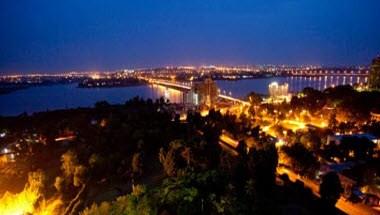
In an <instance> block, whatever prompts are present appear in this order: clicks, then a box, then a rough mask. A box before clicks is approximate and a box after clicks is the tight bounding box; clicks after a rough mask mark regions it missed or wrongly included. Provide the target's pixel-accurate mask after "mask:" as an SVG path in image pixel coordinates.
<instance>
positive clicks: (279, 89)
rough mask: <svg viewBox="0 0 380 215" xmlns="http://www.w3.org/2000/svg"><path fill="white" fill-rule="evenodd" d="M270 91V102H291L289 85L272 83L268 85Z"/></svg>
mask: <svg viewBox="0 0 380 215" xmlns="http://www.w3.org/2000/svg"><path fill="white" fill-rule="evenodd" d="M268 91H269V96H270V102H274V103H277V102H283V101H289V98H290V96H289V85H288V84H287V83H284V84H278V83H277V82H272V83H270V84H269V85H268Z"/></svg>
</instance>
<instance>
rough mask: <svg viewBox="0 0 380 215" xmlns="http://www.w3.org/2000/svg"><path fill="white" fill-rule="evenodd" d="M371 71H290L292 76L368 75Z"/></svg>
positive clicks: (289, 73)
mask: <svg viewBox="0 0 380 215" xmlns="http://www.w3.org/2000/svg"><path fill="white" fill-rule="evenodd" d="M368 74H369V71H368V70H364V69H353V70H347V69H298V70H292V71H288V75H291V76H308V77H309V76H364V77H365V76H368Z"/></svg>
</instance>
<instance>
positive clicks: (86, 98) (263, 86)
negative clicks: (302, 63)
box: [0, 76, 367, 116]
mask: <svg viewBox="0 0 380 215" xmlns="http://www.w3.org/2000/svg"><path fill="white" fill-rule="evenodd" d="M274 81H276V82H278V83H288V84H289V89H290V91H291V92H297V91H300V90H302V89H303V88H304V87H313V88H315V89H319V90H323V89H325V88H327V87H329V86H337V85H342V84H351V85H352V84H355V83H362V82H365V81H367V80H366V78H365V77H350V76H346V77H343V76H340V77H333V76H328V77H327V76H326V77H273V78H259V79H245V80H237V81H224V80H223V81H217V85H218V87H219V88H220V89H221V92H226V93H228V94H229V93H230V92H231V95H232V96H234V97H238V98H244V96H245V95H247V94H248V93H249V92H251V91H255V92H257V93H259V94H267V93H268V84H270V83H271V82H274ZM135 96H140V97H143V98H152V99H156V98H159V97H162V96H164V97H165V98H168V99H169V100H170V101H172V102H181V100H182V94H181V93H180V92H179V91H176V90H167V89H166V88H164V87H153V86H134V87H121V88H77V84H65V85H51V86H39V87H31V88H27V89H22V90H17V91H14V92H12V93H9V94H5V95H0V115H1V116H14V115H18V114H21V113H23V112H27V113H33V112H39V111H46V110H56V109H65V108H76V107H91V106H93V105H94V104H95V102H97V101H102V100H105V101H108V102H109V103H111V104H117V103H124V102H125V101H126V100H128V99H131V98H133V97H135Z"/></svg>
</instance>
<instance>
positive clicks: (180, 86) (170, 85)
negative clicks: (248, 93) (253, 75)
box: [141, 78, 250, 106]
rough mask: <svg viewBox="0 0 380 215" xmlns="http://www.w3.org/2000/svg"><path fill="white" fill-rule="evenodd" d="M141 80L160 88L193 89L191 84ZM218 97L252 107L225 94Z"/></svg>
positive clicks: (186, 90)
mask: <svg viewBox="0 0 380 215" xmlns="http://www.w3.org/2000/svg"><path fill="white" fill-rule="evenodd" d="M141 79H143V80H145V81H148V82H149V83H151V84H156V85H160V86H164V87H168V88H173V89H177V90H181V91H184V92H188V91H190V90H191V87H192V84H191V83H190V82H174V81H165V80H159V79H149V78H141ZM218 97H219V98H221V99H225V100H229V101H232V102H236V103H240V104H242V105H246V106H249V105H250V103H249V102H247V101H244V100H241V99H238V98H234V97H232V96H228V95H224V94H220V93H219V95H218Z"/></svg>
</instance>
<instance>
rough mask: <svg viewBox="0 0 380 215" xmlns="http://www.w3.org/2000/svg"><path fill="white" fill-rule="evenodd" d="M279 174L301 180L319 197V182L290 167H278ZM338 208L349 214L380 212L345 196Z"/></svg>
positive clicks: (358, 214)
mask: <svg viewBox="0 0 380 215" xmlns="http://www.w3.org/2000/svg"><path fill="white" fill-rule="evenodd" d="M277 173H278V174H284V173H285V174H287V175H288V176H289V179H290V180H291V181H293V182H294V181H296V180H300V181H302V182H303V183H304V185H305V187H308V188H309V189H311V191H312V192H313V193H314V194H315V195H316V196H318V197H319V185H318V183H317V182H315V181H312V180H310V179H306V178H302V177H300V176H299V175H298V174H296V173H295V172H293V171H292V170H290V169H287V168H284V167H279V168H277ZM335 207H337V208H338V209H340V210H341V211H343V212H344V213H346V214H349V215H379V214H380V212H379V211H376V210H375V209H373V208H371V207H369V206H367V205H365V204H362V203H351V202H349V201H346V200H345V199H344V198H343V197H340V199H339V200H338V202H337V204H336V205H335Z"/></svg>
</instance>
